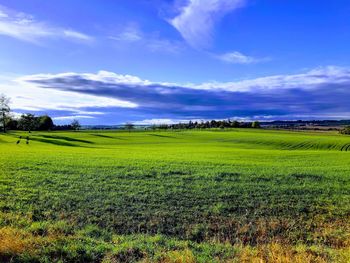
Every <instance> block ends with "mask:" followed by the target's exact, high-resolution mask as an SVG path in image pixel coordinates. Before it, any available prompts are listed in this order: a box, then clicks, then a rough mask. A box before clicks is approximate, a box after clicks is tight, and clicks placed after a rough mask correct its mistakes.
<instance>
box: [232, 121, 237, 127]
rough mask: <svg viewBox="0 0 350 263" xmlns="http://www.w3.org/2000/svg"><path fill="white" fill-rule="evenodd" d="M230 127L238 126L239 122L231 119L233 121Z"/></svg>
mask: <svg viewBox="0 0 350 263" xmlns="http://www.w3.org/2000/svg"><path fill="white" fill-rule="evenodd" d="M231 127H232V128H239V122H238V121H233V122H232V123H231Z"/></svg>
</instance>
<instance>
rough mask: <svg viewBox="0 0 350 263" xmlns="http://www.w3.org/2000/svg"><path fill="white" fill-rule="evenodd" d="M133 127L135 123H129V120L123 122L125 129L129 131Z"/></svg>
mask: <svg viewBox="0 0 350 263" xmlns="http://www.w3.org/2000/svg"><path fill="white" fill-rule="evenodd" d="M134 128H135V125H134V124H132V123H130V122H127V123H125V129H127V130H128V131H129V132H130V131H131V130H132V129H134Z"/></svg>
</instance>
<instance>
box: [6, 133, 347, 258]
mask: <svg viewBox="0 0 350 263" xmlns="http://www.w3.org/2000/svg"><path fill="white" fill-rule="evenodd" d="M21 135H22V136H25V137H26V136H27V135H28V134H27V133H20V132H14V133H8V134H6V135H0V261H11V260H12V261H14V262H16V261H21V262H22V261H37V262H52V261H62V262H77V261H80V262H89V261H90V262H100V261H104V262H137V261H142V262H154V261H158V262H216V261H217V262H350V137H347V136H342V135H338V134H336V133H325V132H322V133H321V132H318V133H317V132H287V131H268V130H252V129H247V130H244V129H234V130H223V131H216V130H212V131H173V132H164V131H163V132H159V131H154V132H153V131H140V132H138V131H134V132H119V131H118V132H117V131H108V132H100V131H82V132H33V133H31V134H30V135H29V136H30V143H29V145H27V144H26V141H25V139H22V141H21V142H20V143H19V144H18V145H17V144H16V142H17V140H18V138H19V136H21Z"/></svg>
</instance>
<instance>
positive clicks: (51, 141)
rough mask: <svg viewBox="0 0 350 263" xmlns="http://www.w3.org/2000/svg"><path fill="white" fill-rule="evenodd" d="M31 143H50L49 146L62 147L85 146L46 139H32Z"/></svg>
mask: <svg viewBox="0 0 350 263" xmlns="http://www.w3.org/2000/svg"><path fill="white" fill-rule="evenodd" d="M30 141H37V142H43V143H49V144H54V145H60V146H70V147H83V146H80V145H76V144H73V143H69V142H65V141H59V140H49V139H44V138H33V137H31V138H30Z"/></svg>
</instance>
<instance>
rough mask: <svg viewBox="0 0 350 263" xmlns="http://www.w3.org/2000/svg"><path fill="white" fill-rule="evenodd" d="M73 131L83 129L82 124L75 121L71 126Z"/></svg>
mask: <svg viewBox="0 0 350 263" xmlns="http://www.w3.org/2000/svg"><path fill="white" fill-rule="evenodd" d="M70 126H71V127H72V129H73V130H75V131H78V130H80V128H81V125H80V122H79V121H78V120H73V121H72V123H71V124H70Z"/></svg>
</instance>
